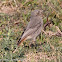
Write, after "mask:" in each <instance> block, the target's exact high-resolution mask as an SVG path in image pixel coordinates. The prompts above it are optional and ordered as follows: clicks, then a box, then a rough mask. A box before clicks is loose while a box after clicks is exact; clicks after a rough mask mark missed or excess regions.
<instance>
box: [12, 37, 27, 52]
mask: <svg viewBox="0 0 62 62" xmlns="http://www.w3.org/2000/svg"><path fill="white" fill-rule="evenodd" d="M25 39H26V37H25V38H23V39H21V38H20V39H19V40H18V42H17V48H18V47H19V46H20V44H21V43H22V42H23V41H24V40H25ZM17 48H16V49H15V50H14V51H13V53H15V52H16V51H17Z"/></svg>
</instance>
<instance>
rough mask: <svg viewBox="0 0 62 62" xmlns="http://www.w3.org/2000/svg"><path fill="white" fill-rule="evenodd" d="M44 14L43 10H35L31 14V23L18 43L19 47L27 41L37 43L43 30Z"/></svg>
mask: <svg viewBox="0 0 62 62" xmlns="http://www.w3.org/2000/svg"><path fill="white" fill-rule="evenodd" d="M42 12H43V11H42V10H33V11H32V12H31V17H30V21H29V23H28V25H27V27H26V30H25V31H24V33H23V35H22V36H21V38H20V39H19V41H18V43H17V45H18V46H19V45H20V44H21V43H22V42H23V41H25V40H27V39H31V40H32V41H36V37H37V36H38V35H39V34H40V33H41V30H42V29H43V20H42V16H43V15H42ZM15 51H16V50H14V51H13V53H14V52H15Z"/></svg>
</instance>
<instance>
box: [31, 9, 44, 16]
mask: <svg viewBox="0 0 62 62" xmlns="http://www.w3.org/2000/svg"><path fill="white" fill-rule="evenodd" d="M35 16H41V17H42V16H43V10H39V9H36V10H33V11H32V12H31V17H35Z"/></svg>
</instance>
